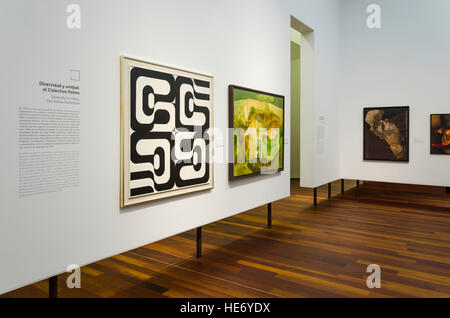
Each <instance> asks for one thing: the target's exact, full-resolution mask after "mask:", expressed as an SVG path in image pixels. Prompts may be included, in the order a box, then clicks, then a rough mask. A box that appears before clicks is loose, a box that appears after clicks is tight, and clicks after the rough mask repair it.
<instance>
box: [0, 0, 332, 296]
mask: <svg viewBox="0 0 450 318" xmlns="http://www.w3.org/2000/svg"><path fill="white" fill-rule="evenodd" d="M287 2H288V1H287ZM287 2H283V3H281V2H278V1H264V0H259V1H244V2H242V1H233V0H230V1H226V2H224V3H222V4H220V5H217V4H216V3H215V2H213V1H193V2H188V1H176V2H175V1H174V2H173V3H170V2H167V1H152V0H149V1H137V2H133V6H132V7H130V6H129V4H128V3H127V2H126V1H113V2H108V1H100V0H99V1H96V2H95V3H94V2H92V1H86V0H80V1H78V2H77V4H78V5H79V6H80V8H81V10H82V15H83V17H82V20H81V21H82V22H81V23H82V26H81V28H80V29H69V28H68V27H67V25H66V19H67V17H68V16H69V14H68V13H67V12H66V8H67V3H64V1H53V2H39V3H38V2H33V1H24V0H17V1H5V2H4V3H5V5H4V6H3V7H2V10H0V11H1V14H2V19H0V24H1V26H2V27H1V28H0V33H1V35H2V39H4V42H5V43H9V44H10V45H9V49H8V50H3V51H2V54H3V57H4V60H7V61H11V63H5V65H4V69H3V72H2V74H4V75H5V76H1V77H0V82H1V85H0V86H2V87H3V89H4V91H5V92H8V93H7V94H1V96H0V99H1V104H2V105H10V107H3V108H2V109H1V110H0V112H2V116H0V117H1V118H2V125H0V129H1V130H2V133H1V134H0V138H1V140H2V145H4V147H5V149H6V148H7V149H11V150H12V151H8V152H5V153H4V154H3V157H2V163H3V165H2V168H1V176H2V179H3V180H4V181H5V182H4V183H3V184H4V185H5V187H3V188H2V191H1V192H0V193H1V194H0V195H1V199H2V202H3V206H4V208H3V209H2V213H1V214H0V219H1V222H0V241H1V242H3V243H1V244H0V254H1V255H7V256H8V257H4V258H2V262H1V267H2V270H1V272H0V293H3V292H6V291H9V290H11V289H15V288H19V287H21V286H24V285H27V284H30V283H33V282H35V281H38V280H41V279H45V278H48V277H50V276H53V275H56V274H60V273H63V272H65V271H66V268H67V266H68V264H77V265H80V266H84V265H86V264H90V263H92V262H96V261H98V260H100V259H104V258H107V257H110V256H113V255H117V254H120V253H122V252H125V251H129V250H131V249H134V248H137V247H139V246H144V245H146V244H149V243H152V242H155V241H158V240H161V239H164V238H166V237H170V236H173V235H176V234H179V233H182V232H185V231H188V230H191V229H194V228H196V227H199V226H203V225H206V224H210V223H212V222H215V221H217V220H221V219H224V218H227V217H230V216H232V215H235V214H237V213H241V212H244V211H247V210H249V209H252V208H254V207H257V206H261V205H264V204H267V203H269V202H274V201H277V200H279V199H282V198H285V197H287V196H289V181H288V180H289V174H288V173H287V172H280V173H276V174H274V175H271V176H268V177H265V176H261V177H255V178H249V179H246V180H241V181H239V182H234V183H230V182H228V164H227V163H226V162H225V160H224V161H222V163H217V162H215V163H214V164H213V163H211V162H210V164H209V165H206V164H205V165H204V166H203V165H198V164H195V162H194V161H196V160H197V159H199V157H202V158H203V156H205V157H206V156H209V155H210V151H212V150H213V149H214V150H215V152H217V153H222V154H224V157H225V155H226V152H227V151H228V145H227V144H226V143H225V141H224V140H222V143H221V142H220V139H216V138H214V140H211V139H209V138H208V137H209V136H208V134H206V135H203V136H202V137H201V138H199V137H200V133H199V134H198V135H197V134H196V135H193V134H192V131H195V129H193V130H192V129H191V128H192V124H191V123H189V122H187V123H186V122H185V120H184V119H182V118H181V115H182V113H181V110H182V109H181V108H178V109H177V108H176V107H175V106H176V105H175V103H176V101H175V100H171V101H166V100H164V98H163V97H162V96H163V95H165V94H169V92H176V91H177V90H178V88H177V86H176V85H177V84H180V83H181V82H178V83H177V81H176V78H178V77H180V78H184V79H186V81H187V82H190V83H193V84H192V85H191V84H187V85H182V86H180V87H179V90H180V91H182V90H183V89H186V92H185V96H186V97H187V100H189V101H191V100H193V101H194V103H193V104H191V103H190V102H188V103H187V105H186V104H185V105H184V106H185V108H184V111H185V112H186V113H185V114H186V116H187V117H190V116H191V115H192V116H195V117H196V118H197V119H198V120H199V123H198V124H197V123H195V128H196V129H199V130H201V131H202V132H204V131H207V130H208V127H214V128H218V129H220V130H221V131H222V132H225V131H227V129H228V128H229V124H228V110H229V109H228V85H229V84H232V83H239V84H241V85H244V86H248V87H254V88H257V89H261V90H263V91H269V92H276V93H278V94H281V95H283V96H288V94H289V87H290V86H289V76H287V75H286V74H288V72H289V63H288V62H289V58H288V55H289V38H290V30H289V18H290V14H296V13H298V12H302V11H303V8H307V9H308V10H310V11H311V10H312V11H315V12H317V13H318V14H317V15H313V16H312V18H311V20H310V23H311V25H312V26H314V27H315V28H316V29H317V30H323V32H322V35H323V36H322V38H321V40H320V43H322V48H321V50H323V51H326V52H334V51H333V50H335V49H336V48H335V46H334V45H333V43H330V44H329V43H328V39H329V38H334V37H335V36H334V35H335V33H337V31H335V30H336V24H335V23H334V22H330V21H333V20H332V19H330V18H329V17H332V16H334V15H335V12H334V11H333V10H330V11H327V12H326V13H325V15H323V14H322V13H320V12H322V9H323V6H318V5H316V4H311V3H309V2H308V1H299V2H298V1H295V2H292V6H289V7H285V5H286V3H287ZM174 4H176V7H177V10H173V5H174ZM255 5H257V6H258V15H254V8H255ZM218 6H220V10H219V9H218ZM327 6H328V5H327ZM236 7H239V10H236ZM105 8H106V10H105ZM149 12H151V13H152V14H151V17H152V18H151V19H149V18H148V17H149V16H148V14H149ZM319 13H320V14H319ZM336 15H337V14H336ZM18 16H20V17H21V18H20V19H18V18H17V17H18ZM168 17H170V18H168ZM24 21H27V22H26V23H25V22H24ZM174 21H176V23H174ZM243 21H245V23H243ZM268 21H270V22H269V23H268ZM224 25H226V26H227V27H226V28H224ZM10 30H14V32H10ZM49 34H51V36H49ZM217 34H220V35H221V36H216V35H217ZM237 48H239V50H237ZM230 50H231V51H235V52H238V54H230ZM30 52H33V54H30ZM256 52H257V54H256ZM120 56H125V57H130V59H129V61H127V63H130V64H131V65H133V66H132V67H131V69H128V70H127V71H128V72H125V71H124V70H123V69H122V74H121V67H120ZM255 56H257V58H255ZM323 61H324V62H325V63H326V62H327V57H324V58H323ZM319 62H320V61H319ZM140 63H142V64H140ZM329 65H330V67H336V68H337V66H336V65H335V64H334V61H331V62H330V63H329ZM135 67H136V69H137V70H136V72H139V71H141V70H140V69H142V70H143V72H144V73H147V74H149V73H151V72H155V71H156V72H159V73H160V75H162V76H164V77H166V78H167V80H166V82H167V83H165V84H162V82H163V81H162V82H158V81H157V80H154V79H152V78H151V76H150V77H149V76H145V75H144V76H142V80H141V81H142V83H143V82H151V83H152V84H151V85H146V87H147V86H148V87H147V88H145V89H144V88H143V89H142V90H141V91H139V90H136V92H131V91H130V92H128V93H127V92H126V90H127V88H128V87H131V83H132V82H133V81H132V80H131V77H132V75H133V74H132V73H131V71H132V69H134V68H135ZM6 74H7V75H6ZM121 76H122V78H121ZM127 76H129V85H130V86H128V85H124V82H125V78H126V77H127ZM323 76H328V70H323ZM213 77H214V81H213V79H212V78H213ZM172 78H173V80H172ZM184 79H183V80H184ZM39 82H46V83H56V84H57V85H64V86H66V85H67V86H74V87H78V91H79V92H78V93H79V95H78V94H77V95H76V96H75V95H73V94H71V93H70V94H69V93H67V94H66V93H64V92H47V91H44V90H43V87H41V86H40V85H39ZM156 82H157V83H159V84H161V85H162V86H164V92H163V93H158V90H159V89H160V87H159V88H158V85H155V83H156ZM170 82H171V83H172V84H174V86H172V87H170V85H168V83H170ZM142 83H141V82H139V80H138V81H137V82H136V83H135V85H141V84H142ZM207 83H208V84H207ZM208 85H210V87H209V89H208ZM121 86H122V88H123V91H122V96H124V95H126V94H130V96H129V97H130V98H129V99H128V98H124V100H122V99H121V92H120V90H121ZM152 90H153V92H154V93H153V94H152V93H151V91H152ZM208 91H209V93H210V95H209V98H208V97H207V96H206V95H208V94H207V92H208ZM155 92H156V93H155ZM134 93H136V95H139V94H141V95H140V96H141V98H142V99H141V100H139V98H138V96H137V99H136V104H135V105H134V106H138V107H137V108H136V109H135V110H134V111H136V114H137V113H138V112H141V111H142V113H140V115H138V116H139V117H136V120H135V121H134V122H132V119H131V112H132V110H133V107H132V106H133V105H131V104H132V103H131V95H132V94H134ZM52 96H54V97H55V98H53V100H54V101H55V102H52ZM143 96H147V99H146V100H144V98H143ZM75 97H77V98H78V99H77V103H74V102H73V101H74V100H75ZM153 98H155V99H153ZM160 98H163V100H158V99H160ZM49 100H50V101H49ZM206 100H209V101H210V102H211V104H210V108H208V107H202V105H204V104H205V101H206ZM61 101H63V103H61ZM127 102H130V104H129V105H128V106H127V105H126V103H127ZM153 102H155V104H154V105H155V108H154V109H153V110H152V109H151V107H150V106H151V105H153ZM157 103H158V106H157V105H156V104H157ZM121 104H122V105H121ZM191 105H192V106H191ZM121 106H122V107H123V113H122V114H121V112H120V109H121ZM139 106H141V107H139ZM147 106H148V107H147ZM186 106H187V107H186ZM25 107H27V108H33V112H28V113H27V112H26V110H25V109H24V110H23V112H20V113H19V111H20V110H21V109H22V108H25ZM126 107H130V108H129V109H128V111H126V110H125V108H126ZM159 107H161V110H156V108H159ZM192 107H193V111H192ZM35 109H36V110H39V114H40V116H45V114H48V113H49V112H52V114H53V113H54V112H58V114H60V115H61V116H66V115H67V113H68V112H69V111H70V114H71V116H72V117H73V122H72V121H71V122H70V124H71V125H72V126H74V127H79V130H77V131H79V134H78V135H77V136H76V137H77V140H76V143H75V142H73V143H71V144H68V145H61V146H59V145H55V146H54V147H52V148H36V149H21V148H20V147H19V142H20V140H19V133H18V132H19V129H22V126H20V125H24V124H21V123H22V122H24V121H21V122H20V121H19V120H20V118H21V116H31V115H34V114H37V113H38V112H37V111H36V112H35V111H34V110H35ZM177 111H180V112H179V115H180V125H179V126H181V127H183V126H186V127H187V129H185V131H184V133H183V134H180V137H182V138H181V139H180V140H179V141H177V140H173V141H172V140H170V142H169V144H170V145H171V146H172V145H173V147H174V148H173V149H175V144H176V143H177V142H179V146H180V149H179V150H180V152H179V153H178V155H181V158H185V157H186V156H187V157H191V155H192V157H191V159H186V160H184V159H183V161H185V163H186V165H184V164H185V163H183V164H180V165H178V166H177V165H176V164H173V165H172V166H170V165H169V166H170V169H169V170H168V169H164V172H163V170H162V168H163V167H166V166H165V165H166V163H167V159H166V150H167V141H168V133H167V130H169V128H168V127H167V126H168V125H169V124H170V122H171V121H172V120H173V118H174V117H171V116H170V114H174V112H175V115H176V112H177ZM287 111H288V109H287ZM152 112H153V119H151V118H152ZM127 114H129V115H130V118H129V120H126V121H122V120H123V119H125V116H127ZM121 115H122V116H123V117H122V118H121ZM72 117H71V118H72ZM27 118H28V117H27ZM208 119H209V122H208V121H207V120H208ZM71 120H72V119H71ZM152 120H157V122H155V123H153V124H152V123H151V121H152ZM175 120H176V119H175ZM183 121H184V123H182V122H183ZM121 123H122V125H123V126H122V127H121ZM127 124H129V125H130V127H129V130H127V131H125V130H124V126H125V125H127ZM76 125H78V126H76ZM163 126H166V127H163ZM175 126H178V125H177V124H175ZM288 129H289V127H288V126H286V130H288ZM156 130H161V131H156ZM74 133H75V132H74ZM121 135H122V138H121ZM58 137H59V138H60V137H61V136H58ZM155 137H156V139H155ZM133 138H139V139H140V140H141V141H137V140H136V139H133ZM121 139H122V141H123V145H122V146H123V148H126V147H129V148H128V150H125V149H124V151H123V153H121ZM58 140H60V139H58ZM216 140H217V141H216ZM126 142H129V145H128V146H126V145H125V143H126ZM133 142H136V143H135V146H136V147H134V146H132V143H133ZM171 142H173V144H171ZM203 143H204V144H203ZM194 144H195V146H194ZM207 145H209V146H211V145H213V146H212V147H209V151H203V150H204V146H205V147H206V146H207ZM190 146H194V147H193V148H194V149H191V148H192V147H190ZM285 146H286V148H285V152H286V151H287V155H286V156H287V157H288V155H289V146H288V144H287V145H285ZM132 151H133V153H134V155H132ZM63 152H64V155H65V156H68V155H70V156H71V157H70V158H71V159H70V160H71V161H70V163H71V164H72V163H73V164H72V166H71V167H73V169H72V170H71V171H73V174H76V175H74V176H73V180H76V181H78V182H77V183H72V184H71V186H70V187H64V188H61V187H60V188H56V186H55V190H52V191H50V190H48V185H49V184H48V183H43V185H42V187H41V188H40V189H39V192H35V193H33V194H32V195H31V194H30V195H28V194H27V195H19V194H20V193H19V187H20V186H22V183H21V180H19V176H20V175H23V171H25V170H24V169H27V171H33V173H34V174H35V173H37V172H39V171H44V169H40V170H39V169H37V168H34V169H31V168H32V167H30V165H31V164H32V163H35V162H36V161H24V159H22V158H25V159H26V158H29V157H30V156H38V155H39V156H40V157H39V158H42V160H40V161H39V162H40V163H47V162H50V161H49V159H48V156H50V155H51V156H53V157H52V158H55V159H54V160H58V158H61V157H58V156H60V155H61V154H62V153H63ZM27 156H28V157H27ZM44 156H46V157H44ZM122 156H124V158H122ZM125 156H129V157H128V159H126V158H125ZM33 158H34V157H33ZM121 158H122V159H125V160H122V159H121ZM134 160H135V161H136V162H137V163H136V162H134ZM189 160H191V162H192V164H187V162H188V161H189ZM121 161H122V163H121ZM200 161H201V162H202V163H203V162H204V161H203V160H199V161H198V162H197V163H199V162H200ZM52 162H54V161H52ZM57 162H58V164H62V163H67V164H68V163H69V161H67V160H59V161H57ZM205 163H206V161H205ZM121 164H122V167H121ZM142 164H143V166H146V167H145V168H144V169H142V168H141V167H137V166H141V165H142ZM58 167H60V165H56V164H52V165H49V166H48V169H45V171H49V172H54V171H55V169H56V168H58ZM126 167H128V169H130V170H129V171H128V173H123V170H125V169H126ZM75 168H77V169H78V170H77V169H75ZM184 168H186V169H184ZM131 169H133V170H131ZM172 169H174V170H172ZM58 171H60V170H58ZM61 171H65V172H67V171H69V170H67V169H63V170H61ZM168 171H169V172H170V175H168V174H167V172H168ZM21 173H22V174H21ZM71 173H72V172H71ZM121 174H122V178H121ZM71 177H72V176H71ZM27 180H36V186H37V181H39V182H41V181H40V180H46V179H39V180H38V179H37V178H33V179H31V178H30V179H27ZM69 181H72V179H71V180H69ZM121 181H122V182H121ZM30 182H31V181H30ZM33 182H34V181H33ZM188 182H189V184H187V183H188ZM172 183H173V186H172ZM39 184H41V183H39ZM33 185H34V184H33ZM127 187H128V190H127V189H126V188H127ZM44 188H45V189H44ZM131 189H136V190H135V191H133V192H132V191H131ZM137 189H139V190H137ZM197 190H202V191H197ZM188 191H192V192H189V193H187V192H188ZM125 196H127V197H128V202H125V201H126V199H125ZM121 197H122V200H123V201H122V203H123V206H124V207H121V204H120V203H121V202H120V201H121ZM156 198H158V199H157V200H156ZM135 199H137V200H135ZM140 200H142V202H139V201H140ZM134 203H139V204H134ZM18 229H20V230H18ZM43 259H45V262H43V261H42V260H43Z"/></svg>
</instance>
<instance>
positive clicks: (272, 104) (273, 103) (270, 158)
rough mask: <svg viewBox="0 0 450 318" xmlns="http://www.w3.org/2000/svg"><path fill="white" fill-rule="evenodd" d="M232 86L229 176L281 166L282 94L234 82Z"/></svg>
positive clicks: (277, 168) (276, 168)
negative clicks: (243, 86) (232, 158)
mask: <svg viewBox="0 0 450 318" xmlns="http://www.w3.org/2000/svg"><path fill="white" fill-rule="evenodd" d="M231 89H232V100H233V105H232V107H233V109H232V110H233V129H234V164H233V176H232V177H241V176H248V175H253V174H261V173H270V172H274V171H279V170H282V169H283V160H284V158H283V145H284V140H283V136H284V121H283V120H284V97H282V96H278V95H271V94H266V93H261V92H258V91H253V90H247V89H243V88H236V87H233V86H232V87H231ZM230 106H231V105H230Z"/></svg>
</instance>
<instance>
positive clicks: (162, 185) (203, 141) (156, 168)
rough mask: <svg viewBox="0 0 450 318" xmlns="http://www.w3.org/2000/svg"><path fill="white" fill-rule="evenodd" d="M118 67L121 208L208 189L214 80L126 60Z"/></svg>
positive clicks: (211, 177)
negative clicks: (120, 105) (119, 72)
mask: <svg viewBox="0 0 450 318" xmlns="http://www.w3.org/2000/svg"><path fill="white" fill-rule="evenodd" d="M121 68H122V70H121V72H122V73H121V81H122V88H121V91H122V147H121V149H122V161H121V162H122V169H121V170H122V175H121V181H122V182H121V183H122V187H121V188H122V191H121V192H122V193H121V206H122V207H124V206H128V205H132V204H136V203H142V202H146V201H150V200H155V199H160V198H165V197H170V196H174V195H179V194H184V193H189V192H194V191H200V190H206V189H211V188H212V187H213V166H212V154H213V141H212V136H211V135H212V134H211V128H212V119H213V102H212V101H213V99H212V92H213V78H212V77H210V76H206V75H201V74H196V73H192V72H187V71H183V70H178V69H175V68H170V67H166V66H161V65H157V64H153V63H148V62H143V61H139V60H135V59H131V58H127V57H122V58H121Z"/></svg>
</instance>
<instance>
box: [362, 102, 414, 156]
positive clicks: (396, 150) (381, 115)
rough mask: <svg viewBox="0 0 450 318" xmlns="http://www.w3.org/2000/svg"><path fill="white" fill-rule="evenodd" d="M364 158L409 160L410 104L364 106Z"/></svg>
mask: <svg viewBox="0 0 450 318" xmlns="http://www.w3.org/2000/svg"><path fill="white" fill-rule="evenodd" d="M363 122H364V124H363V125H364V160H381V161H403V162H409V106H401V107H397V106H395V107H371V108H364V118H363Z"/></svg>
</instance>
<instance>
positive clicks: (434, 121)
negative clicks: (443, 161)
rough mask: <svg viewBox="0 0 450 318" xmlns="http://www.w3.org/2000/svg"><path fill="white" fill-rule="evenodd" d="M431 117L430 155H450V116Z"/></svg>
mask: <svg viewBox="0 0 450 318" xmlns="http://www.w3.org/2000/svg"><path fill="white" fill-rule="evenodd" d="M430 117H431V120H430V129H431V131H430V136H431V141H430V145H431V150H430V153H431V154H432V155H450V114H436V115H431V116H430Z"/></svg>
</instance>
